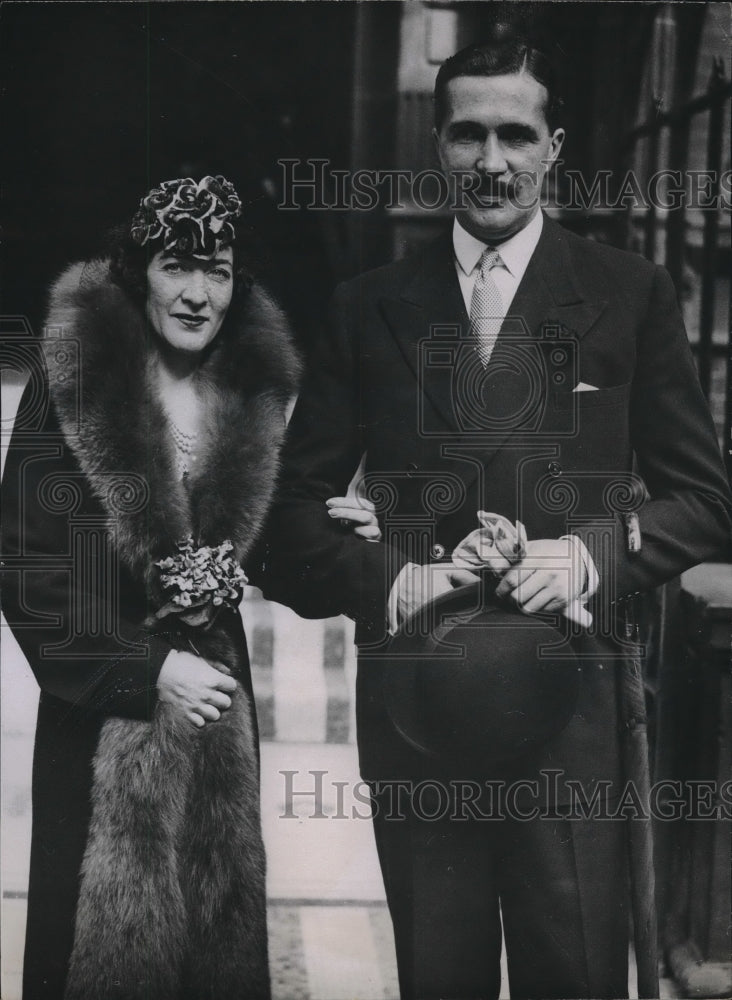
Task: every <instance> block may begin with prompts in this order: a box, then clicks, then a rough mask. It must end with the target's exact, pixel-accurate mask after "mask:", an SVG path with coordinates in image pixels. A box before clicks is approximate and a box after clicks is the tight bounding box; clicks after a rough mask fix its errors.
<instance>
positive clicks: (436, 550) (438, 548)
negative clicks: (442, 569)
mask: <svg viewBox="0 0 732 1000" xmlns="http://www.w3.org/2000/svg"><path fill="white" fill-rule="evenodd" d="M430 551H431V553H432V558H433V559H442V557H443V556H444V555H445V546H444V545H440V543H439V542H435V544H434V545H433V546H432V548H431V550H430Z"/></svg>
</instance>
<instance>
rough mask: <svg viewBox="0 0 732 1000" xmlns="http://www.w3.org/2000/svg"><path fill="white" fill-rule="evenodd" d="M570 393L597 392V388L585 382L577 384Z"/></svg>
mask: <svg viewBox="0 0 732 1000" xmlns="http://www.w3.org/2000/svg"><path fill="white" fill-rule="evenodd" d="M572 392H597V386H596V385H589V383H587V382H578V383H577V385H576V386H575V387H574V389H572Z"/></svg>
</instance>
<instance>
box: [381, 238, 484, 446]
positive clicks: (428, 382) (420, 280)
mask: <svg viewBox="0 0 732 1000" xmlns="http://www.w3.org/2000/svg"><path fill="white" fill-rule="evenodd" d="M381 310H382V314H383V316H384V318H385V319H386V322H387V324H388V326H389V329H390V330H391V332H392V334H393V335H394V339H395V340H396V342H397V344H398V345H399V349H400V351H401V353H402V355H403V356H404V360H405V361H406V363H407V365H408V366H409V368H410V369H411V371H412V373H413V375H414V377H415V378H416V379H417V382H418V383H419V387H420V391H421V392H422V393H423V394H424V396H425V397H426V398H427V400H428V401H429V403H430V404H431V405H432V407H433V408H434V410H435V411H436V412H437V414H438V415H439V418H440V422H441V423H443V424H444V425H445V428H446V429H447V430H448V431H450V432H452V433H453V434H456V433H458V432H459V430H460V425H459V422H458V420H457V419H456V415H455V407H454V405H453V399H452V385H451V382H452V380H451V378H450V377H449V376H450V363H449V361H447V362H446V365H445V366H444V367H443V366H442V365H441V364H440V363H439V362H440V354H439V352H440V351H442V352H443V357H444V352H450V351H458V350H459V349H460V346H461V344H462V343H464V341H465V338H466V337H467V335H468V328H469V325H470V320H469V317H468V314H467V312H466V311H465V303H464V302H463V296H462V292H461V291H460V284H459V282H458V278H457V273H456V271H455V259H454V255H453V248H452V233H451V232H449V233H446V234H444V235H443V236H441V237H440V238H439V239H438V240H436V241H434V242H433V243H431V244H429V245H428V246H427V247H425V248H424V249H423V251H422V253H421V256H420V258H419V259H418V263H417V267H416V269H415V270H414V272H413V273H412V275H411V277H410V278H409V279H408V280H407V282H406V283H405V285H404V287H403V289H402V291H401V294H400V296H399V298H389V299H386V298H385V299H382V301H381ZM435 352H438V353H437V354H435Z"/></svg>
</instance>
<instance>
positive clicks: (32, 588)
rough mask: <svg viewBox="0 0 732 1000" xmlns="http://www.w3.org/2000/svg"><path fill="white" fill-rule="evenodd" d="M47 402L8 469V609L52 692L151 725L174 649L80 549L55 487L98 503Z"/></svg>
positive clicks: (16, 445) (14, 444)
mask: <svg viewBox="0 0 732 1000" xmlns="http://www.w3.org/2000/svg"><path fill="white" fill-rule="evenodd" d="M30 391H31V390H30V389H27V390H26V394H25V395H24V398H23V400H22V401H21V404H20V408H19V412H24V410H27V409H28V405H27V404H28V402H29V395H28V393H29V392H30ZM43 406H44V408H45V411H46V416H45V419H44V424H43V427H42V428H41V430H40V431H39V432H34V433H29V432H28V431H24V430H23V429H22V428H18V427H16V429H15V430H14V432H13V435H12V438H11V441H10V445H9V448H8V454H7V460H6V463H5V470H4V475H3V483H2V499H3V543H2V597H3V613H4V616H5V619H6V621H7V623H8V625H9V626H10V627H11V629H12V630H13V633H14V635H15V637H16V639H17V641H18V645H19V646H20V648H21V650H22V651H23V653H24V655H25V657H26V659H27V660H28V663H29V664H30V667H31V669H32V670H33V673H34V674H35V677H36V680H37V681H38V684H39V685H40V687H41V690H42V691H43V692H46V693H47V694H50V695H53V696H54V697H56V698H59V699H62V700H63V701H65V702H67V703H68V704H69V709H70V710H73V711H74V712H78V713H80V714H86V713H94V714H101V715H105V716H109V715H119V716H124V717H129V718H138V719H147V718H149V717H150V715H151V713H152V711H153V709H154V708H155V705H156V704H157V688H156V681H157V677H158V673H159V671H160V668H161V666H162V664H163V661H164V660H165V658H166V656H167V655H168V653H169V652H170V650H171V648H172V647H171V645H170V644H169V643H168V642H167V641H166V637H165V635H164V634H162V633H158V634H151V633H150V632H149V631H148V630H147V629H146V628H145V627H144V626H143V623H142V622H143V618H144V613H143V612H140V613H139V614H138V613H137V612H134V613H132V614H131V615H130V616H128V615H127V614H126V613H125V610H124V609H123V607H122V601H121V600H120V595H119V590H118V578H117V577H116V575H115V574H107V575H106V576H105V575H104V574H99V573H96V574H95V567H96V566H98V557H97V558H96V559H91V558H84V557H81V556H80V555H79V553H78V552H75V551H74V550H73V548H72V546H71V544H70V541H71V531H70V527H71V523H70V513H69V510H68V509H66V510H64V509H63V508H64V504H63V502H60V503H59V502H53V499H52V497H51V494H50V493H49V489H50V488H51V485H52V484H53V483H56V484H58V490H59V492H58V493H57V495H56V501H59V500H60V501H63V497H64V495H65V496H66V497H67V498H68V497H69V496H71V495H72V494H73V493H74V492H75V490H78V491H79V492H78V497H79V506H78V509H79V510H81V509H83V508H84V506H85V505H86V506H87V507H88V505H89V502H90V500H92V499H93V498H91V497H90V496H89V490H88V485H87V484H86V481H85V480H84V479H83V477H82V476H81V473H80V471H79V467H78V465H77V464H76V461H75V459H74V457H73V455H72V453H71V451H70V449H69V448H68V447H67V446H66V444H65V442H64V439H63V436H62V434H61V431H60V428H59V425H58V423H57V420H56V417H55V414H54V410H53V407H52V406H50V405H49V402H48V397H47V395H46V398H45V400H44V401H43ZM64 484H66V485H64ZM64 491H66V492H65V494H64ZM69 491H70V492H69ZM82 530H83V529H82ZM92 581H94V582H92Z"/></svg>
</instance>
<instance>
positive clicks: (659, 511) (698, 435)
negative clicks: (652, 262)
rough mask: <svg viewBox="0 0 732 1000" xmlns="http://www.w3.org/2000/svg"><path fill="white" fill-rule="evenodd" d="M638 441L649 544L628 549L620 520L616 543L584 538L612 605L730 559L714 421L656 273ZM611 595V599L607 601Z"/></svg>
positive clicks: (637, 401) (727, 504)
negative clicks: (706, 564)
mask: <svg viewBox="0 0 732 1000" xmlns="http://www.w3.org/2000/svg"><path fill="white" fill-rule="evenodd" d="M635 371H636V374H635V378H634V381H633V386H632V391H631V400H630V435H631V445H632V447H633V451H634V455H635V460H636V464H637V469H638V472H639V473H640V476H641V478H642V479H643V482H644V484H645V487H646V489H647V492H648V498H647V499H646V501H645V502H644V503H643V504H642V506H641V507H640V508H639V510H638V517H639V522H640V530H641V539H642V546H641V549H640V551H639V552H635V553H629V552H628V551H627V545H626V538H625V531H624V529H623V527H622V526H621V525H620V523H618V530H616V531H615V532H614V537H613V539H612V542H611V546H610V547H609V549H610V550H609V551H608V547H602V546H601V545H600V544H599V542H598V539H599V538H600V537H601V535H602V532H601V531H597V532H596V531H594V530H593V529H592V527H591V526H588V527H585V528H581V529H579V530H578V531H577V532H576V533H577V534H579V535H580V536H581V537H582V538H583V541H585V544H587V545H588V548H589V549H590V552H591V553H592V555H593V558H594V560H595V563H596V565H597V567H598V570H599V573H600V578H601V589H600V592H599V594H598V597H600V596H601V595H602V594H605V595H607V596H609V599H610V600H614V599H616V598H619V597H624V596H626V595H629V594H633V593H637V592H641V591H644V590H648V589H650V588H652V587H656V586H659V585H660V584H662V583H664V582H666V581H667V580H669V579H671V578H673V577H674V576H676V575H678V574H679V573H681V572H683V571H684V570H685V569H688V568H689V567H690V566H694V565H696V564H697V563H700V562H703V561H704V560H706V559H713V558H718V557H720V556H722V557H724V556H725V555H727V556H728V555H729V552H730V542H731V541H732V527H731V522H730V512H731V511H732V497H731V496H730V490H729V483H728V481H727V476H726V474H725V470H724V466H723V464H722V459H721V455H720V451H719V447H718V445H717V439H716V434H715V430H714V425H713V423H712V419H711V416H710V413H709V408H708V406H707V403H706V400H705V399H704V395H703V393H702V391H701V387H700V385H699V379H698V377H697V373H696V367H695V365H694V361H693V358H692V355H691V351H690V348H689V343H688V340H687V336H686V331H685V329H684V323H683V320H682V317H681V313H680V311H679V308H678V304H677V301H676V293H675V289H674V286H673V283H672V281H671V278H670V276H669V274H668V272H667V271H665V270H664V269H663V268H660V267H659V268H656V273H655V278H654V281H653V285H652V289H651V293H650V298H649V306H648V311H647V315H646V319H645V322H644V324H643V327H642V329H641V330H640V332H639V335H638V353H637V358H636V368H635ZM606 599H607V597H606Z"/></svg>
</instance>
